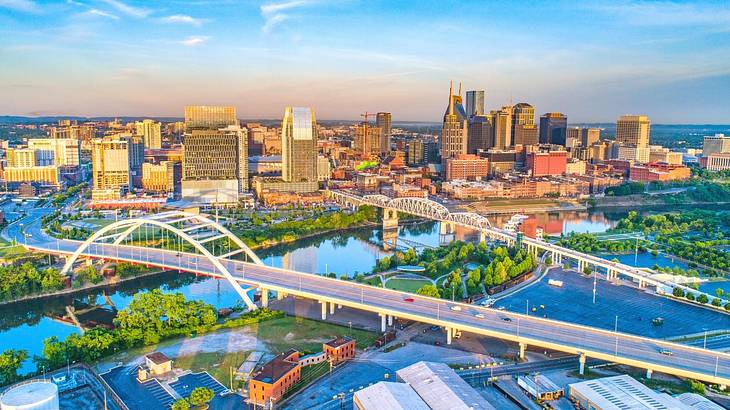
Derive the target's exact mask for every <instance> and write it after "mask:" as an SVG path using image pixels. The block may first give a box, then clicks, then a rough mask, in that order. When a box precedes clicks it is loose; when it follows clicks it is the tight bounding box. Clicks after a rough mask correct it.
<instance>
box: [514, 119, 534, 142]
mask: <svg viewBox="0 0 730 410" xmlns="http://www.w3.org/2000/svg"><path fill="white" fill-rule="evenodd" d="M512 138H513V145H522V146H526V145H537V144H538V143H539V142H540V141H539V139H538V134H537V125H535V124H518V125H515V134H514V135H513V136H512Z"/></svg>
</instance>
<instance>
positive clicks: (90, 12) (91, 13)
mask: <svg viewBox="0 0 730 410" xmlns="http://www.w3.org/2000/svg"><path fill="white" fill-rule="evenodd" d="M81 15H82V16H98V17H106V18H110V19H112V20H119V17H117V16H115V15H114V14H111V13H107V12H106V11H103V10H99V9H89V10H87V11H85V12H83V13H81Z"/></svg>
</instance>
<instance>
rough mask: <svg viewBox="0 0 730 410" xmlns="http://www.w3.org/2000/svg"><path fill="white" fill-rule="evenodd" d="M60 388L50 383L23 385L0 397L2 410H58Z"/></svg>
mask: <svg viewBox="0 0 730 410" xmlns="http://www.w3.org/2000/svg"><path fill="white" fill-rule="evenodd" d="M58 408H59V407H58V386H56V385H55V384H54V383H52V382H50V381H43V380H33V381H31V382H28V383H21V384H18V385H17V386H15V387H12V388H10V389H8V390H7V391H6V392H5V393H3V394H2V395H0V409H2V410H58Z"/></svg>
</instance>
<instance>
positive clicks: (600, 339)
mask: <svg viewBox="0 0 730 410" xmlns="http://www.w3.org/2000/svg"><path fill="white" fill-rule="evenodd" d="M444 217H448V215H444ZM449 220H450V221H454V223H456V221H461V222H459V223H463V221H465V220H466V219H460V218H455V219H449ZM25 222H26V225H25V229H26V230H23V229H24V228H23V227H22V226H21V228H20V231H17V227H16V226H15V225H14V226H13V230H14V232H16V231H17V233H16V235H15V236H16V237H18V238H20V235H22V242H23V243H24V246H25V247H26V248H28V249H29V250H32V251H37V252H44V253H51V254H56V255H58V256H61V257H65V258H67V259H66V264H65V267H64V270H65V271H69V270H71V269H72V268H73V266H74V264H75V262H76V260H77V259H78V258H86V259H88V260H91V259H97V260H99V259H101V260H103V261H105V262H107V261H108V262H129V263H137V264H144V265H147V266H154V267H159V268H162V269H166V270H178V271H187V272H192V273H195V274H202V275H209V276H212V277H218V278H223V279H226V280H227V281H228V282H229V283H230V284H231V286H233V288H234V289H236V291H237V292H238V293H239V295H241V297H242V299H243V300H244V301H245V302H246V303H247V305H249V307H250V308H251V309H254V308H256V305H254V304H253V302H251V301H250V299H249V297H248V296H247V293H246V290H247V289H251V288H254V287H255V288H259V289H260V290H261V295H262V297H261V305H262V306H267V305H268V302H269V295H270V292H275V294H276V296H277V297H279V298H282V297H285V296H286V295H294V296H298V297H302V298H308V299H312V300H316V301H318V302H319V303H320V305H321V315H322V319H323V320H326V318H327V315H328V314H329V315H334V314H336V312H337V310H338V308H340V307H341V306H347V307H351V308H355V309H359V310H363V311H367V312H373V313H375V314H378V315H379V316H380V320H381V328H382V329H383V330H385V328H386V324H392V321H393V318H394V317H399V318H404V319H409V320H414V321H418V322H422V323H428V324H431V325H436V326H440V327H443V328H444V329H446V334H447V341H448V343H450V342H451V339H452V336H453V335H455V334H456V332H458V331H466V332H470V333H474V334H477V335H482V336H488V337H495V338H499V339H502V340H507V341H512V342H515V343H517V344H518V345H519V351H520V356H521V357H524V353H525V350H526V348H527V346H538V347H540V348H541V349H550V350H556V351H561V352H566V353H569V354H575V355H578V356H579V363H580V370H581V372H582V371H583V369H584V366H585V363H586V358H587V357H590V358H595V359H600V360H606V361H609V362H614V363H620V364H625V365H630V366H634V367H638V368H643V369H646V370H647V375H651V373H652V372H654V371H658V372H664V373H668V374H673V375H677V376H682V377H688V378H693V379H698V380H702V381H705V382H708V383H712V384H717V385H721V386H725V385H728V384H729V383H730V354H727V353H722V352H717V351H710V350H706V349H700V348H697V347H692V346H685V345H681V344H676V343H672V342H668V341H663V340H655V339H650V338H645V337H639V336H634V335H629V334H624V333H620V332H612V331H608V330H603V329H596V328H591V327H587V326H581V325H575V324H571V323H566V322H560V321H555V320H551V319H544V318H539V317H534V316H529V315H527V314H518V313H513V312H505V311H498V310H495V309H491V308H486V307H480V306H473V305H469V304H463V303H458V302H450V301H446V300H443V299H437V298H430V297H425V296H420V295H412V294H405V293H403V292H399V291H395V290H390V289H384V288H379V287H372V286H368V285H364V284H359V283H354V282H349V281H343V280H338V279H332V278H327V277H323V276H319V275H314V274H309V273H302V272H297V271H293V270H287V269H281V268H275V267H270V266H265V265H263V264H262V263H261V260H260V259H259V258H257V257H256V256H255V254H254V253H253V252H252V251H251V250H250V249H249V248H248V247H247V246H246V245H245V244H244V243H243V242H241V241H237V240H236V239H234V236H235V235H233V234H231V233H230V232H229V231H228V230H227V229H225V228H224V227H223V226H221V225H220V224H218V223H217V222H216V221H214V220H211V219H210V218H208V217H206V216H202V215H194V214H189V213H185V212H166V213H160V214H155V215H150V216H148V217H143V218H133V219H129V220H125V221H119V222H116V223H113V224H110V225H108V226H107V227H105V228H103V229H100V230H99V231H97V232H96V233H94V234H93V235H92V236H91V237H89V238H88V239H87V240H85V241H74V240H60V239H55V238H51V237H48V236H47V235H45V234H44V233H43V231H42V228H41V224H40V218H36V219H35V220H33V221H30V222H29V221H28V220H26V221H25ZM142 241H144V242H142ZM234 256H238V257H241V256H242V257H244V258H245V259H246V260H239V259H232V257H234ZM666 351H671V352H672V356H668V355H666V354H663V353H662V352H666Z"/></svg>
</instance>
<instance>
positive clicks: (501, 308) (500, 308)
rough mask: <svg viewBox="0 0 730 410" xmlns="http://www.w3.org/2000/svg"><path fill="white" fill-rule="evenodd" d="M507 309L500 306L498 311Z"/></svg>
mask: <svg viewBox="0 0 730 410" xmlns="http://www.w3.org/2000/svg"><path fill="white" fill-rule="evenodd" d="M506 309H507V308H505V307H504V306H500V307H498V308H497V310H506Z"/></svg>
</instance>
